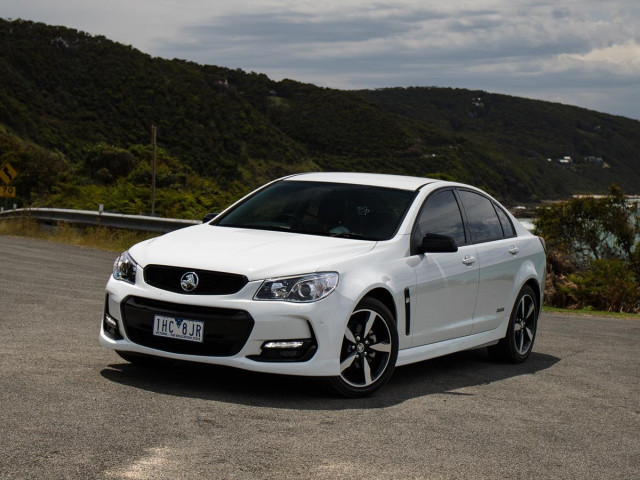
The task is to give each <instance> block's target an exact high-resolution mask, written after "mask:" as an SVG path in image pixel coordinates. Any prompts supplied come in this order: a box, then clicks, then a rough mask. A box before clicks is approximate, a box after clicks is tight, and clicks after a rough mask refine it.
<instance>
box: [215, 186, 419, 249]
mask: <svg viewBox="0 0 640 480" xmlns="http://www.w3.org/2000/svg"><path fill="white" fill-rule="evenodd" d="M414 197H415V192H413V191H410V190H399V189H393V188H384V187H374V186H368V185H350V184H341V183H324V182H304V181H293V180H288V181H281V182H277V183H274V184H272V185H270V186H268V187H266V188H265V189H263V190H261V191H259V192H257V193H256V194H255V195H253V196H251V197H249V198H248V199H246V200H245V201H244V202H242V203H241V204H239V205H237V206H236V207H235V208H234V209H232V210H230V211H228V212H227V213H226V214H224V215H223V216H221V217H220V218H218V219H216V220H214V222H213V223H212V225H217V226H222V227H236V228H251V229H260V230H279V231H287V232H291V233H302V234H309V235H326V236H334V237H344V238H356V239H363V240H387V239H389V238H391V237H392V236H393V235H394V233H395V232H396V230H397V229H398V226H399V225H400V222H401V220H402V219H403V218H404V215H405V213H406V211H407V209H408V208H409V205H410V203H411V201H412V200H413V198H414Z"/></svg>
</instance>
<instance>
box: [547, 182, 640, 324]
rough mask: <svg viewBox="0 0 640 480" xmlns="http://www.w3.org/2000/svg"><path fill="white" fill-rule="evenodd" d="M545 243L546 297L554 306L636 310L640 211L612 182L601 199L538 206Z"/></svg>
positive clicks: (638, 304)
mask: <svg viewBox="0 0 640 480" xmlns="http://www.w3.org/2000/svg"><path fill="white" fill-rule="evenodd" d="M537 213H538V218H537V220H536V233H537V234H538V235H541V236H543V237H544V238H545V240H546V241H547V246H548V254H547V271H548V277H547V285H546V296H545V301H546V303H547V304H548V305H551V306H554V307H565V308H566V307H568V308H587V307H592V308H595V309H598V310H606V311H616V312H636V313H637V312H638V311H640V282H639V281H638V279H640V211H639V206H638V204H633V203H630V202H628V201H627V199H626V198H625V196H624V195H623V193H622V190H621V189H620V188H619V187H618V186H616V185H612V186H611V187H610V190H609V194H608V195H607V196H605V197H601V198H594V197H579V198H572V199H571V200H569V201H567V202H559V203H555V204H553V205H551V206H545V207H541V208H539V209H538V212H537Z"/></svg>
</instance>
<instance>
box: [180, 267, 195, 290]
mask: <svg viewBox="0 0 640 480" xmlns="http://www.w3.org/2000/svg"><path fill="white" fill-rule="evenodd" d="M198 281H199V280H198V274H197V273H196V272H187V273H185V274H184V275H182V278H181V279H180V286H181V287H182V290H184V291H185V292H193V291H194V290H195V289H196V287H197V286H198Z"/></svg>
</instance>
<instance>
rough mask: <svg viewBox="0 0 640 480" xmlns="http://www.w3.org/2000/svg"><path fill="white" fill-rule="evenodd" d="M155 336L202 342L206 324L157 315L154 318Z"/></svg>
mask: <svg viewBox="0 0 640 480" xmlns="http://www.w3.org/2000/svg"><path fill="white" fill-rule="evenodd" d="M153 334H154V335H157V336H158V337H169V338H177V339H179V340H188V341H190V342H202V339H203V335H204V322H201V321H199V320H186V319H184V318H176V317H167V316H164V315H155V316H154V317H153Z"/></svg>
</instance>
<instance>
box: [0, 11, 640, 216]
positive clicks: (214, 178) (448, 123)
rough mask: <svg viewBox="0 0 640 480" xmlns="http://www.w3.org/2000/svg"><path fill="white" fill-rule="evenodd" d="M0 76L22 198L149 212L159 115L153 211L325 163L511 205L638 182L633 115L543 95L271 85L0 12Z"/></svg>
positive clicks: (0, 132)
mask: <svg viewBox="0 0 640 480" xmlns="http://www.w3.org/2000/svg"><path fill="white" fill-rule="evenodd" d="M0 71H1V72H2V75H1V76H0V163H3V162H4V161H9V162H10V163H11V164H12V165H13V166H14V168H16V169H17V170H18V171H19V177H18V178H17V180H16V182H15V186H16V187H17V189H18V193H19V196H18V198H17V199H16V200H17V202H18V203H20V204H21V205H34V206H36V205H55V206H58V207H72V208H92V209H95V208H96V205H97V203H103V204H105V208H106V209H108V210H113V211H121V212H124V213H144V212H149V211H150V200H149V199H150V195H151V194H150V187H149V185H150V183H151V181H150V178H151V167H150V158H151V149H150V146H149V143H150V127H151V125H152V124H154V125H157V126H158V144H159V147H160V153H159V173H158V188H159V190H158V207H157V212H158V213H159V214H161V215H172V216H182V217H194V216H199V215H201V214H202V213H203V212H206V211H212V210H218V209H220V208H222V207H224V206H225V205H226V204H228V203H229V202H230V201H232V200H233V199H235V198H237V197H239V196H240V195H242V194H243V193H246V192H247V191H249V190H250V189H252V188H254V187H256V186H258V185H260V184H262V183H264V182H266V181H268V180H271V179H273V178H277V177H279V176H282V175H286V174H288V173H294V172H301V171H310V170H320V169H323V170H351V171H354V170H357V171H370V172H385V173H401V174H410V175H420V176H438V177H444V178H452V179H455V180H459V181H463V182H468V183H473V184H475V185H478V186H480V187H484V188H486V189H487V190H489V191H490V192H491V193H493V194H494V195H496V196H497V197H498V198H500V199H502V200H503V201H507V202H518V203H521V202H534V201H538V200H541V199H545V198H557V197H562V196H567V195H569V194H571V193H576V192H604V191H605V190H606V188H607V186H608V185H609V184H610V183H611V182H616V183H619V184H620V185H621V186H622V187H623V188H624V189H625V190H627V191H629V192H634V193H637V186H638V185H640V168H638V167H639V165H638V162H639V160H638V157H637V154H636V152H639V151H640V122H637V121H633V120H629V119H626V118H622V117H614V116H611V115H606V114H601V113H597V112H592V111H588V110H584V109H580V108H576V107H568V106H563V105H559V104H552V103H548V102H540V101H533V100H526V99H521V98H515V97H508V96H504V95H496V94H491V95H490V94H487V93H484V92H471V91H467V90H452V89H443V88H408V89H399V88H398V89H384V90H376V91H340V90H333V89H326V88H319V87H316V86H313V85H309V84H303V83H299V82H295V81H292V80H283V81H281V82H275V81H272V80H270V79H269V78H268V77H266V76H265V75H261V74H256V73H246V72H243V71H241V70H232V69H228V68H222V67H216V66H202V65H198V64H195V63H192V62H186V61H182V60H166V59H161V58H152V57H150V56H148V55H146V54H143V53H141V52H139V51H138V50H136V49H134V48H132V47H129V46H125V45H121V44H118V43H115V42H112V41H109V40H107V39H106V38H104V37H100V36H91V35H88V34H86V33H83V32H78V31H76V30H72V29H68V28H64V27H52V26H48V25H44V24H40V23H33V22H28V21H22V20H16V21H12V22H9V21H4V20H0ZM564 156H571V157H572V158H573V159H574V160H575V162H574V163H572V164H568V165H561V164H559V163H558V162H556V161H555V159H557V158H559V157H564ZM585 157H593V158H596V159H597V158H601V159H602V163H598V162H597V161H595V160H593V159H592V160H591V162H586V161H584V158H585ZM547 158H552V159H554V161H552V162H548V161H547Z"/></svg>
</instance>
